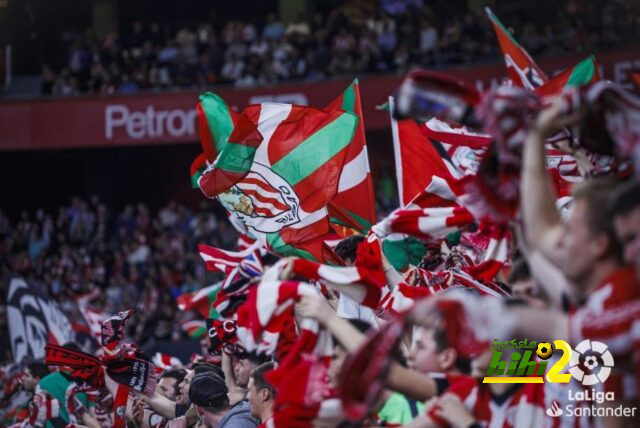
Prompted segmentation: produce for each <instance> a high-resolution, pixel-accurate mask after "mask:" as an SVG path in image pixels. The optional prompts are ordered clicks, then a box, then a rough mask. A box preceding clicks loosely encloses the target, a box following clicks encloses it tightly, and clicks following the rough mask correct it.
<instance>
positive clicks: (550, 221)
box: [520, 102, 562, 260]
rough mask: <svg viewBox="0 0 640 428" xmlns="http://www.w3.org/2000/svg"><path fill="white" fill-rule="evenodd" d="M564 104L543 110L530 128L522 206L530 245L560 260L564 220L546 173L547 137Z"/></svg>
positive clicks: (525, 158) (525, 154)
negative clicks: (559, 252)
mask: <svg viewBox="0 0 640 428" xmlns="http://www.w3.org/2000/svg"><path fill="white" fill-rule="evenodd" d="M560 112H561V105H560V103H559V102H555V103H554V104H552V105H551V106H550V107H549V108H547V109H545V110H543V111H542V112H541V113H540V114H539V116H538V118H537V120H536V122H535V125H534V126H532V127H531V129H530V131H529V134H528V136H527V139H526V140H525V143H524V149H523V159H522V178H521V182H520V207H521V210H522V219H523V221H524V227H525V232H526V235H527V237H528V238H529V243H530V244H531V245H532V246H533V247H534V249H538V250H540V251H542V253H543V254H544V255H545V256H546V257H547V258H549V259H550V260H557V257H556V253H557V249H556V248H557V242H558V240H559V238H560V236H561V235H562V221H561V218H560V213H558V210H557V209H556V205H555V201H556V194H555V191H554V189H553V184H552V182H551V177H550V175H549V173H548V172H547V164H546V157H545V156H546V152H545V137H546V136H547V135H549V134H551V133H552V132H553V131H554V130H557V129H560V128H561V126H559V127H556V125H557V124H558V123H560V122H559V117H558V116H560Z"/></svg>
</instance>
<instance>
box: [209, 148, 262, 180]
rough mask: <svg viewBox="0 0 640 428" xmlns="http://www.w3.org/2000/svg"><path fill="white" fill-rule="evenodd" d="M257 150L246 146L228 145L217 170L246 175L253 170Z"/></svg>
mask: <svg viewBox="0 0 640 428" xmlns="http://www.w3.org/2000/svg"><path fill="white" fill-rule="evenodd" d="M255 153H256V148H255V147H251V146H246V145H244V144H235V143H227V145H226V147H225V148H224V151H223V152H222V153H220V158H219V159H218V160H217V161H216V168H219V169H222V170H225V171H229V172H234V173H237V174H244V173H245V172H247V171H249V170H250V169H251V164H252V163H253V157H254V155H255Z"/></svg>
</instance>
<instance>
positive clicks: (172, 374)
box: [160, 369, 187, 383]
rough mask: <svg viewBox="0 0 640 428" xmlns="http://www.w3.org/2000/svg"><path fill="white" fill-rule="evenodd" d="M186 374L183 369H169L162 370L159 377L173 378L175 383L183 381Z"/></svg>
mask: <svg viewBox="0 0 640 428" xmlns="http://www.w3.org/2000/svg"><path fill="white" fill-rule="evenodd" d="M186 375H187V371H186V370H185V369H169V370H165V371H164V372H162V374H161V375H160V379H164V378H166V377H168V378H171V379H175V380H176V383H180V382H182V381H183V379H184V377H185V376H186Z"/></svg>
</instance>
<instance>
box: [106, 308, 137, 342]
mask: <svg viewBox="0 0 640 428" xmlns="http://www.w3.org/2000/svg"><path fill="white" fill-rule="evenodd" d="M132 312H133V309H129V310H126V311H122V312H118V313H117V314H115V315H113V316H112V317H110V318H107V319H106V320H104V321H103V322H102V325H101V326H100V332H101V338H100V341H101V343H102V346H106V347H108V348H109V349H111V350H113V349H114V348H115V347H116V346H117V345H118V344H119V343H120V341H121V340H122V338H123V337H124V327H125V326H126V324H127V321H128V320H129V317H131V313H132Z"/></svg>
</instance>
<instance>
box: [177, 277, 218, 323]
mask: <svg viewBox="0 0 640 428" xmlns="http://www.w3.org/2000/svg"><path fill="white" fill-rule="evenodd" d="M220 287H221V285H220V284H214V285H210V286H208V287H204V288H202V289H200V290H198V291H194V292H191V293H184V294H181V295H180V296H178V298H177V303H178V309H180V310H181V311H188V310H194V311H196V312H198V313H199V314H200V315H202V317H203V318H218V314H217V312H216V310H215V309H214V308H213V302H215V300H216V296H217V295H218V291H220Z"/></svg>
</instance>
